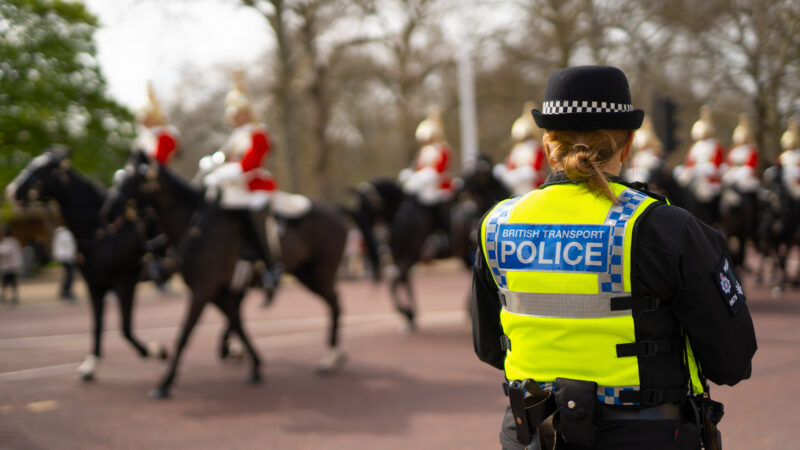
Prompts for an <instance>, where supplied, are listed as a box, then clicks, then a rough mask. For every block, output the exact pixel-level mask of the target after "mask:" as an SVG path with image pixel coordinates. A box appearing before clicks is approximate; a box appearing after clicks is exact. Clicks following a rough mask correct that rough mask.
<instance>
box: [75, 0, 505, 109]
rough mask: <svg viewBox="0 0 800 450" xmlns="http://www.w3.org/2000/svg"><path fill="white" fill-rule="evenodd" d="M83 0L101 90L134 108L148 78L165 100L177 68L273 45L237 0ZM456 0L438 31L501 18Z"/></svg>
mask: <svg viewBox="0 0 800 450" xmlns="http://www.w3.org/2000/svg"><path fill="white" fill-rule="evenodd" d="M83 1H84V3H85V4H86V6H87V8H88V9H89V10H90V11H91V12H92V13H94V14H95V15H96V16H97V17H98V19H99V21H100V28H99V29H98V31H97V32H96V33H95V41H96V43H97V48H98V55H97V59H98V62H99V64H100V66H101V68H102V71H103V74H104V75H105V77H106V81H107V82H108V87H109V93H110V95H111V96H112V97H114V98H115V99H117V101H119V102H121V103H123V104H124V105H126V106H128V107H130V108H131V109H132V110H134V111H138V110H139V109H141V108H142V106H143V105H144V104H145V103H146V100H147V90H146V84H147V81H148V80H151V81H152V83H153V87H154V89H155V91H156V95H157V96H158V98H160V99H163V100H165V101H173V100H175V95H174V91H175V89H176V86H177V85H178V83H180V82H181V77H180V74H181V73H182V71H186V70H194V71H201V72H202V71H204V70H205V71H207V72H208V73H209V74H211V73H217V75H218V72H216V71H213V72H212V71H210V70H208V69H210V68H215V67H218V66H222V65H224V66H233V65H237V66H242V67H245V68H246V67H247V66H248V65H253V64H256V65H263V62H261V61H260V59H261V58H263V55H264V54H265V52H266V51H267V50H269V49H270V48H271V46H272V45H273V40H272V32H271V31H270V30H269V28H268V24H267V23H266V20H265V19H264V17H263V16H261V15H260V14H259V13H258V12H256V11H255V10H253V9H251V8H247V7H243V6H241V5H240V4H239V1H238V0H83ZM463 1H464V3H459V6H460V7H459V8H455V9H454V10H453V11H454V12H453V13H448V14H446V15H445V17H444V18H443V20H442V26H443V27H444V28H445V30H446V34H448V35H450V36H452V37H454V39H455V41H456V42H458V43H459V45H465V44H466V43H468V42H469V41H470V39H469V37H470V35H477V34H478V33H482V32H485V30H486V29H491V28H492V27H495V26H498V24H504V23H506V24H507V22H508V17H509V15H508V13H509V11H508V9H507V7H505V6H499V5H498V4H497V3H496V2H492V1H488V2H486V1H485V0H481V1H472V2H470V1H466V0H463ZM467 6H468V7H467ZM388 16H390V17H391V16H392V14H388ZM390 22H391V20H390ZM394 25H398V24H394V23H389V24H387V23H382V24H381V25H380V26H381V27H385V26H389V27H393V26H394ZM350 31H351V32H354V31H355V30H350ZM362 31H363V30H362ZM227 81H229V80H227ZM220 82H223V80H219V79H214V78H213V77H210V78H208V80H207V86H208V87H209V89H213V88H214V87H215V86H216V85H218V84H219V83H220Z"/></svg>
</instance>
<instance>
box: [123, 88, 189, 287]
mask: <svg viewBox="0 0 800 450" xmlns="http://www.w3.org/2000/svg"><path fill="white" fill-rule="evenodd" d="M137 122H138V124H137V136H136V140H134V142H133V150H134V151H140V152H142V153H144V154H145V155H147V156H148V157H150V158H151V159H154V160H156V161H158V162H159V164H162V165H165V166H166V165H168V164H169V163H170V161H171V160H172V157H173V155H174V154H175V153H177V152H178V147H179V145H180V133H179V132H178V129H177V128H175V127H174V126H172V125H169V124H168V123H167V119H166V116H165V115H164V112H163V110H162V109H161V105H160V104H159V102H158V98H157V97H156V94H155V91H154V90H153V84H152V83H151V82H149V81H148V82H147V103H145V105H144V106H143V107H142V109H141V111H139V114H138V115H137ZM118 173H119V175H115V176H124V171H119V172H118ZM144 224H145V228H144V230H145V231H144V234H145V236H144V238H145V244H144V245H145V249H146V250H147V252H146V253H145V254H144V256H143V257H142V262H143V264H144V270H145V272H144V273H143V276H144V277H145V278H148V279H150V280H152V281H154V282H155V283H156V285H157V287H158V289H159V290H161V291H164V290H166V288H167V285H166V282H167V281H168V280H169V277H170V276H172V274H173V273H174V272H175V271H176V270H177V265H176V264H175V255H173V254H172V252H171V249H170V248H169V246H168V244H167V236H166V235H165V234H163V233H162V232H161V230H160V229H159V227H158V225H157V220H156V219H155V218H154V217H151V216H150V215H149V214H145V219H144Z"/></svg>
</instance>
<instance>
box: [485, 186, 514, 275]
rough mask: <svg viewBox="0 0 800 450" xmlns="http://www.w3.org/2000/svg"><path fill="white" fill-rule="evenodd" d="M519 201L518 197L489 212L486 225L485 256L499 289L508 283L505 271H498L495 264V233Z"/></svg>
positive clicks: (496, 263)
mask: <svg viewBox="0 0 800 450" xmlns="http://www.w3.org/2000/svg"><path fill="white" fill-rule="evenodd" d="M519 199H520V197H516V198H512V199H511V200H509V201H507V202H505V203H503V204H502V205H500V206H498V207H497V208H496V209H495V210H494V211H492V212H491V214H490V215H489V222H488V223H487V224H486V239H485V242H486V244H485V245H486V256H487V258H488V259H489V261H488V262H489V267H491V269H492V273H493V274H494V279H495V280H496V281H497V285H498V287H499V288H500V289H504V288H506V287H508V282H507V281H506V271H505V270H500V264H499V263H498V262H497V231H498V229H499V228H500V225H501V224H504V223H507V222H508V216H509V214H511V209H512V208H513V207H514V205H515V204H516V203H517V200H519Z"/></svg>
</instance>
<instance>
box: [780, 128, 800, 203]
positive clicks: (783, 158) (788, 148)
mask: <svg viewBox="0 0 800 450" xmlns="http://www.w3.org/2000/svg"><path fill="white" fill-rule="evenodd" d="M781 148H783V153H781V154H780V155H779V156H778V166H779V167H780V169H781V178H782V180H783V185H784V187H785V188H786V191H787V192H788V193H789V196H790V197H791V198H792V200H794V201H795V202H798V201H800V127H798V125H797V121H796V120H795V119H794V117H792V118H791V119H789V125H788V127H787V129H786V131H785V132H784V133H783V135H782V136H781Z"/></svg>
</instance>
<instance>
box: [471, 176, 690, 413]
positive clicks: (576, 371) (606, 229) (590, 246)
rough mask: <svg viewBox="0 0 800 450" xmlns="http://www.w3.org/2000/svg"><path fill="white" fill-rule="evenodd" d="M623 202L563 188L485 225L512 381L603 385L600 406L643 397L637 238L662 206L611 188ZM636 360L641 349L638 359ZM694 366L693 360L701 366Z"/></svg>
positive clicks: (493, 216) (501, 211) (508, 208)
mask: <svg viewBox="0 0 800 450" xmlns="http://www.w3.org/2000/svg"><path fill="white" fill-rule="evenodd" d="M609 186H610V188H611V190H612V192H613V193H614V195H616V196H617V203H616V204H613V203H612V202H611V201H610V200H608V199H607V198H605V197H601V196H598V195H596V194H594V193H592V192H590V191H589V190H588V189H587V188H586V186H585V185H583V184H557V185H552V186H548V187H546V188H544V189H539V190H534V191H531V192H529V193H528V194H526V195H525V196H523V197H518V198H515V199H509V200H506V201H505V202H502V203H499V204H498V205H497V206H495V208H494V209H493V210H492V211H491V212H490V213H489V214H488V215H487V216H486V219H485V220H484V222H483V224H482V228H481V241H482V242H483V253H484V257H485V258H486V262H487V263H488V266H489V268H490V269H491V272H492V275H493V278H494V280H495V282H496V284H497V287H498V289H499V293H500V297H501V301H502V304H503V309H502V311H501V313H500V321H501V324H502V326H503V331H504V334H505V335H506V336H507V338H508V340H509V341H510V345H508V347H509V348H508V349H507V351H506V359H505V372H506V378H507V379H509V380H523V379H527V378H532V379H534V380H536V381H537V382H540V384H543V386H544V387H546V388H549V387H551V386H550V383H552V382H553V381H554V380H555V378H556V377H562V378H572V379H578V380H588V381H594V382H596V383H597V384H598V400H599V401H601V402H604V403H608V404H623V403H638V402H632V401H621V400H620V392H623V391H638V390H639V384H640V383H639V366H638V358H637V356H636V355H635V354H632V355H630V356H623V357H620V354H619V349H618V344H623V345H626V344H627V346H628V347H629V348H630V347H632V346H636V336H635V332H634V321H633V316H632V310H631V309H621V308H612V300H611V299H612V298H615V297H617V298H618V297H625V296H628V297H630V295H631V266H630V261H631V240H632V235H633V229H634V224H635V223H636V220H637V218H638V217H639V216H640V214H641V213H642V212H643V211H644V210H645V209H646V208H647V206H649V205H650V204H652V203H654V202H655V201H656V200H654V199H652V198H650V197H648V196H647V195H645V194H643V193H641V192H638V191H635V190H633V189H630V188H627V187H626V186H623V185H621V184H617V183H610V184H609ZM634 353H635V352H634ZM692 362H693V361H692Z"/></svg>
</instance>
